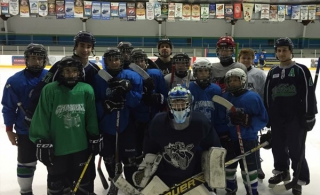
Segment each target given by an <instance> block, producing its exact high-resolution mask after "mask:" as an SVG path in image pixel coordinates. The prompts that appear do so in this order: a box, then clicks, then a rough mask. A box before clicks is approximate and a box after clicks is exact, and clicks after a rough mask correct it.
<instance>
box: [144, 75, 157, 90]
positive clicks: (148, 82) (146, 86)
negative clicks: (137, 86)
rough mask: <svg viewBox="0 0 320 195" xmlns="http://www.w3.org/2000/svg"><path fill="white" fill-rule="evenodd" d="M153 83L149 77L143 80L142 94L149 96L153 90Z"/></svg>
mask: <svg viewBox="0 0 320 195" xmlns="http://www.w3.org/2000/svg"><path fill="white" fill-rule="evenodd" d="M154 87H155V86H154V81H153V79H152V78H151V77H149V78H147V79H146V80H143V92H144V93H149V94H151V93H152V91H153V90H154Z"/></svg>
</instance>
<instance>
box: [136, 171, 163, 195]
mask: <svg viewBox="0 0 320 195" xmlns="http://www.w3.org/2000/svg"><path fill="white" fill-rule="evenodd" d="M167 190H169V187H168V186H167V185H166V184H165V183H164V182H163V181H162V180H161V179H160V178H159V177H158V176H156V175H155V176H154V177H153V178H152V180H151V181H150V183H149V184H148V185H147V186H146V187H145V188H144V189H143V190H142V191H141V192H142V194H148V195H159V194H162V193H163V192H164V191H167Z"/></svg>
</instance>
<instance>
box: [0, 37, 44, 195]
mask: <svg viewBox="0 0 320 195" xmlns="http://www.w3.org/2000/svg"><path fill="white" fill-rule="evenodd" d="M24 58H25V62H26V68H25V69H24V70H22V71H19V72H17V73H15V74H14V75H12V76H11V77H9V78H8V80H7V82H6V84H5V88H4V90H3V96H2V101H1V104H2V106H3V108H2V113H3V119H4V124H5V126H6V132H7V135H8V138H9V141H10V142H11V144H12V145H16V146H18V163H17V164H18V168H17V176H18V183H19V186H20V193H21V194H23V195H32V181H33V175H34V171H35V169H36V165H37V158H36V155H35V154H36V147H35V145H34V144H33V143H32V142H31V141H30V139H29V135H28V133H29V132H28V129H27V127H26V126H25V125H24V122H23V121H24V110H21V109H20V108H19V109H18V105H17V103H18V102H21V103H22V105H27V104H28V101H29V93H31V91H32V89H33V88H34V87H35V85H37V83H39V82H40V80H41V79H42V78H43V77H44V76H45V75H46V73H47V72H48V71H47V70H45V69H44V67H45V66H46V63H47V59H48V55H47V50H46V49H45V48H44V46H43V45H39V44H34V43H31V44H29V45H28V46H27V48H26V50H25V51H24ZM13 128H14V129H15V132H13Z"/></svg>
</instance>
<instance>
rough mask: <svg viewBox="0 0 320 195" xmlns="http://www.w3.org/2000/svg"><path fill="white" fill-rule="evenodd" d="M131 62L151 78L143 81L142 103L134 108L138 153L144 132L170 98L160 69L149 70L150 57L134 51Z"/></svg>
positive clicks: (139, 50)
mask: <svg viewBox="0 0 320 195" xmlns="http://www.w3.org/2000/svg"><path fill="white" fill-rule="evenodd" d="M131 62H132V63H135V64H137V65H138V66H140V67H141V68H142V69H143V70H145V71H146V73H148V75H149V76H150V77H149V78H148V79H145V80H143V94H142V101H141V102H140V103H139V105H138V106H137V107H135V108H133V109H132V110H133V115H134V116H135V118H136V125H137V152H138V155H140V154H141V152H142V146H143V138H144V132H145V129H146V127H147V125H148V124H149V122H150V121H151V119H152V118H153V117H154V116H155V115H156V114H157V113H159V112H161V111H162V110H163V109H164V106H165V105H166V100H167V96H168V88H167V85H166V83H165V81H164V78H163V75H162V73H161V71H160V70H158V69H147V67H148V56H147V54H146V53H145V52H144V51H143V50H142V49H139V48H137V49H133V50H132V53H131Z"/></svg>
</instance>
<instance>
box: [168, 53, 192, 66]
mask: <svg viewBox="0 0 320 195" xmlns="http://www.w3.org/2000/svg"><path fill="white" fill-rule="evenodd" d="M177 62H186V63H188V64H190V57H189V56H188V54H186V53H177V54H176V55H174V56H173V57H172V64H175V63H177Z"/></svg>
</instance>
